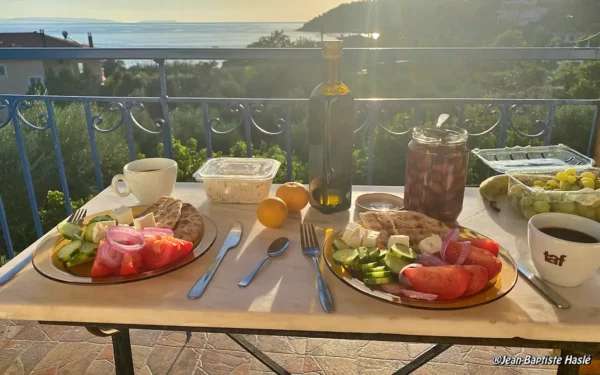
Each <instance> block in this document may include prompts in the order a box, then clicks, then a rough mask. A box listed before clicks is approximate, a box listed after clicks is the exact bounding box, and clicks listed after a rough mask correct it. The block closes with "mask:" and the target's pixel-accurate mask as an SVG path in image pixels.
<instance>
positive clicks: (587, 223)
mask: <svg viewBox="0 0 600 375" xmlns="http://www.w3.org/2000/svg"><path fill="white" fill-rule="evenodd" d="M543 228H564V229H570V230H575V231H578V232H581V233H585V234H587V235H589V236H592V237H594V238H597V239H600V223H598V222H596V221H594V220H590V219H587V218H585V217H581V216H577V215H569V214H561V213H555V212H551V213H545V214H539V215H535V216H534V217H532V218H531V219H529V224H528V228H527V236H528V241H529V251H530V252H531V258H532V260H533V264H534V265H535V268H536V269H537V271H538V273H539V274H540V276H541V278H542V279H544V280H546V281H548V282H550V283H552V284H555V285H558V286H564V287H574V286H579V285H581V284H582V283H583V282H584V281H585V280H586V279H587V278H588V277H590V276H592V275H593V274H594V273H595V272H596V271H597V270H598V268H600V243H581V242H571V241H566V240H562V239H560V238H556V237H552V236H550V235H548V234H546V233H544V232H542V231H540V229H543Z"/></svg>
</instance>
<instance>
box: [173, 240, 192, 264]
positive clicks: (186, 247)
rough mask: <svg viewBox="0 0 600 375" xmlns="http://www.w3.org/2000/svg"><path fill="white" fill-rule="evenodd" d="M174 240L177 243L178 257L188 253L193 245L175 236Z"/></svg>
mask: <svg viewBox="0 0 600 375" xmlns="http://www.w3.org/2000/svg"><path fill="white" fill-rule="evenodd" d="M175 241H177V243H179V259H181V258H183V257H185V256H186V255H188V254H189V253H190V252H191V251H192V248H193V247H194V244H193V243H192V242H190V241H185V240H181V239H179V238H175Z"/></svg>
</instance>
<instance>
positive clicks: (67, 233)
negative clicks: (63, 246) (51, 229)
mask: <svg viewBox="0 0 600 375" xmlns="http://www.w3.org/2000/svg"><path fill="white" fill-rule="evenodd" d="M56 229H58V232H59V233H60V234H62V236H63V237H64V238H67V239H69V240H72V239H73V238H74V237H75V236H79V237H80V236H81V228H79V225H77V224H74V223H69V222H66V221H64V222H62V223H60V224H58V226H57V227H56Z"/></svg>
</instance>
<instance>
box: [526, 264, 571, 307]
mask: <svg viewBox="0 0 600 375" xmlns="http://www.w3.org/2000/svg"><path fill="white" fill-rule="evenodd" d="M516 263H517V269H518V270H519V273H520V274H521V276H523V277H524V278H525V279H527V281H529V283H530V284H531V285H533V286H534V287H535V288H536V289H537V290H538V292H540V294H541V295H542V296H543V297H544V298H546V299H547V300H548V301H550V302H551V303H553V304H554V305H555V306H556V307H558V308H559V309H565V310H566V309H570V308H571V304H570V303H569V301H567V300H566V299H564V298H563V296H561V295H560V294H558V293H557V292H556V291H554V289H552V288H551V287H550V286H548V284H546V283H545V282H544V281H542V280H541V279H540V278H539V277H537V276H536V275H535V274H534V273H533V272H531V271H530V270H528V269H527V268H525V266H523V265H522V264H521V263H519V262H516Z"/></svg>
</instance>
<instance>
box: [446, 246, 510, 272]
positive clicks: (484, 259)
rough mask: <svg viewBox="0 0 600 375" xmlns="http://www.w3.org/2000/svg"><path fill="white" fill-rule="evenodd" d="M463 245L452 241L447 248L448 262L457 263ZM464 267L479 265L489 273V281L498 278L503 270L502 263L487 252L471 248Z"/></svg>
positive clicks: (475, 247) (474, 247)
mask: <svg viewBox="0 0 600 375" xmlns="http://www.w3.org/2000/svg"><path fill="white" fill-rule="evenodd" d="M462 248H463V244H462V243H460V242H457V241H450V243H449V244H448V247H447V248H446V262H447V263H451V264H452V263H455V262H456V260H457V259H458V257H459V256H460V253H461V251H462ZM463 265H478V266H482V267H483V268H485V269H486V270H487V272H488V280H491V279H493V278H494V277H496V276H497V275H498V274H499V273H500V271H501V270H502V263H501V262H500V261H499V260H498V258H496V257H495V256H493V255H492V253H490V252H489V251H487V250H483V249H480V248H478V247H477V246H471V250H470V251H469V255H468V256H467V259H466V260H465V262H464V263H463Z"/></svg>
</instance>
